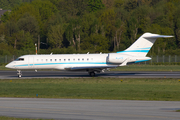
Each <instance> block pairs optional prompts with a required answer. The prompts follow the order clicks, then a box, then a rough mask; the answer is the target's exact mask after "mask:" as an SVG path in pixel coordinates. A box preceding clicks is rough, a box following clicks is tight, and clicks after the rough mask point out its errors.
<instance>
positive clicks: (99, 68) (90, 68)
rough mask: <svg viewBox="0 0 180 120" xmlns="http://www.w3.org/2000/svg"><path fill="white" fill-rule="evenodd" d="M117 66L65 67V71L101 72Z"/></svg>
mask: <svg viewBox="0 0 180 120" xmlns="http://www.w3.org/2000/svg"><path fill="white" fill-rule="evenodd" d="M115 67H117V66H83V67H67V68H65V70H72V71H76V70H77V71H78V70H97V71H99V70H103V69H106V68H115Z"/></svg>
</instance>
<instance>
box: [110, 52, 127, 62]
mask: <svg viewBox="0 0 180 120" xmlns="http://www.w3.org/2000/svg"><path fill="white" fill-rule="evenodd" d="M127 57H128V56H127V55H122V54H117V53H109V54H108V58H107V61H108V62H110V63H122V62H123V61H124V60H125V59H127Z"/></svg>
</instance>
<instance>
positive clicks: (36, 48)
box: [35, 43, 37, 55]
mask: <svg viewBox="0 0 180 120" xmlns="http://www.w3.org/2000/svg"><path fill="white" fill-rule="evenodd" d="M35 47H36V55H37V44H36V43H35Z"/></svg>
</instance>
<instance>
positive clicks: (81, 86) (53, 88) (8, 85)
mask: <svg viewBox="0 0 180 120" xmlns="http://www.w3.org/2000/svg"><path fill="white" fill-rule="evenodd" d="M0 97H23V98H24V97H25V98H35V97H39V98H69V99H109V100H159V101H179V100H180V82H179V80H178V79H167V78H164V79H134V78H132V79H119V78H102V77H95V78H74V79H73V78H64V79H63V78H62V79H16V80H0Z"/></svg>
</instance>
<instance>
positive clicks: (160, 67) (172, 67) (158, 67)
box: [111, 64, 180, 71]
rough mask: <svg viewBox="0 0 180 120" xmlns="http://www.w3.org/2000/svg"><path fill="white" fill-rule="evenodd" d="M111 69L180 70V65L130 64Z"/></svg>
mask: <svg viewBox="0 0 180 120" xmlns="http://www.w3.org/2000/svg"><path fill="white" fill-rule="evenodd" d="M111 71H180V65H141V64H135V65H128V66H122V67H118V68H115V69H111Z"/></svg>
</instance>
